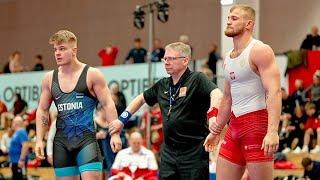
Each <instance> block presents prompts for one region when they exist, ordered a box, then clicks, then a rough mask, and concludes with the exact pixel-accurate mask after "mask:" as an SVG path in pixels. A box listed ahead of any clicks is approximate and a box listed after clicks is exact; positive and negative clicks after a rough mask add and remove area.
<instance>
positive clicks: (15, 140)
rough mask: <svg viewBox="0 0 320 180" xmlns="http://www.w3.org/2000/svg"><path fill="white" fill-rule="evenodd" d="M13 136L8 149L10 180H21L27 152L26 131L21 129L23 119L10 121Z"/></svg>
mask: <svg viewBox="0 0 320 180" xmlns="http://www.w3.org/2000/svg"><path fill="white" fill-rule="evenodd" d="M12 129H13V130H14V134H13V136H12V139H11V143H10V148H9V157H10V162H11V170H12V179H13V180H21V179H23V169H24V167H25V164H26V157H27V155H28V151H29V145H28V142H27V141H28V135H27V131H26V130H25V129H24V128H23V119H22V118H21V117H20V116H16V117H15V118H14V119H13V121H12Z"/></svg>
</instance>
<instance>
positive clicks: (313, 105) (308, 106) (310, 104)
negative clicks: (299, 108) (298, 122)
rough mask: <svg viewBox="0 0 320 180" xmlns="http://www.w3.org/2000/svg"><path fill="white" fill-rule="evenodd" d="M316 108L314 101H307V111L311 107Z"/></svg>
mask: <svg viewBox="0 0 320 180" xmlns="http://www.w3.org/2000/svg"><path fill="white" fill-rule="evenodd" d="M315 108H316V105H315V104H314V103H312V102H307V103H306V105H305V106H304V109H305V110H306V111H308V110H310V109H315Z"/></svg>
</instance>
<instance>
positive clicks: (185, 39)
mask: <svg viewBox="0 0 320 180" xmlns="http://www.w3.org/2000/svg"><path fill="white" fill-rule="evenodd" d="M179 41H180V42H183V43H184V44H187V45H189V46H190V48H191V58H190V60H192V59H193V48H192V46H191V45H190V40H189V36H188V35H185V34H182V35H180V36H179Z"/></svg>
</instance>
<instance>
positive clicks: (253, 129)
mask: <svg viewBox="0 0 320 180" xmlns="http://www.w3.org/2000/svg"><path fill="white" fill-rule="evenodd" d="M267 129H268V112H267V110H266V109H263V110H258V111H255V112H250V113H247V114H244V115H241V116H239V117H235V116H234V114H233V113H232V116H231V121H230V124H229V127H228V130H227V132H226V135H225V137H224V140H223V141H222V144H221V148H220V152H219V155H220V156H222V157H223V158H225V159H227V160H229V161H231V162H233V163H235V164H238V165H240V166H245V165H246V164H247V163H248V162H251V163H252V162H266V161H273V156H265V155H264V150H263V149H262V150H261V146H262V141H263V138H264V137H265V135H266V133H267Z"/></svg>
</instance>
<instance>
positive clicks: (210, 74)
mask: <svg viewBox="0 0 320 180" xmlns="http://www.w3.org/2000/svg"><path fill="white" fill-rule="evenodd" d="M200 72H202V73H204V74H205V75H207V76H208V78H209V79H210V81H212V82H214V83H216V78H215V75H214V74H213V72H212V71H211V69H209V68H207V67H206V66H202V67H201V70H200Z"/></svg>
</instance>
